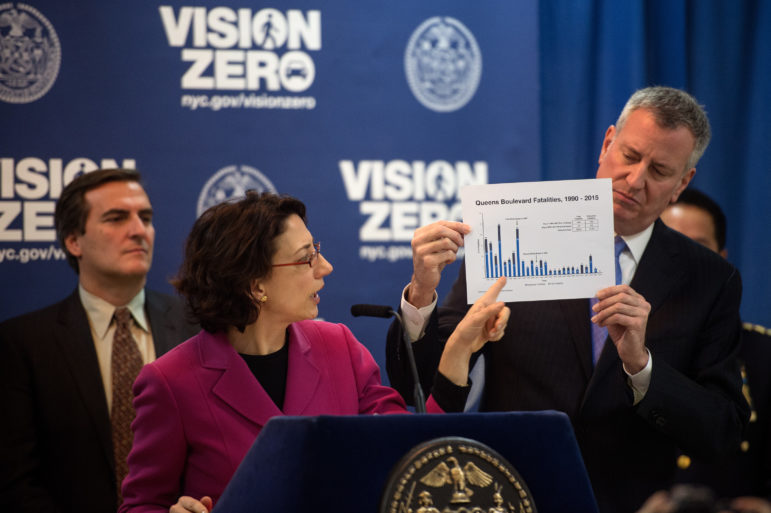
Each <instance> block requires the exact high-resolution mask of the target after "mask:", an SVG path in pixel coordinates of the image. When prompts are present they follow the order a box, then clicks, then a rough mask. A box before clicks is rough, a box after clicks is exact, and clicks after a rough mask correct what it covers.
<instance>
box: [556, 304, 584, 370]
mask: <svg viewBox="0 0 771 513" xmlns="http://www.w3.org/2000/svg"><path fill="white" fill-rule="evenodd" d="M560 307H561V308H562V313H563V314H564V315H565V321H566V323H567V327H568V330H570V334H571V335H572V339H573V345H574V346H575V350H576V356H577V358H578V362H579V364H580V366H581V370H582V371H583V373H584V378H586V380H587V381H589V378H590V377H591V376H592V339H591V330H590V329H589V300H587V299H569V300H565V301H560Z"/></svg>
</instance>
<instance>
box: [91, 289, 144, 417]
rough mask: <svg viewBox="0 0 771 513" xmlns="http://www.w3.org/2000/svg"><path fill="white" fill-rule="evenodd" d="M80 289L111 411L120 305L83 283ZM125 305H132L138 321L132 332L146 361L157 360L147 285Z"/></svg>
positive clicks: (134, 324)
mask: <svg viewBox="0 0 771 513" xmlns="http://www.w3.org/2000/svg"><path fill="white" fill-rule="evenodd" d="M78 293H79V295H80V302H81V303H82V304H83V308H85V310H86V316H87V317H88V324H89V326H90V327H91V338H92V339H93V341H94V347H95V348H96V357H97V359H98V360H99V370H100V371H101V373H102V383H103V385H104V393H105V395H106V396H107V397H106V399H107V408H108V411H110V410H112V365H111V358H112V339H113V336H114V335H115V323H114V322H112V316H113V314H114V313H115V310H116V308H117V307H116V306H114V305H111V304H110V303H108V302H107V301H105V300H104V299H102V298H100V297H97V296H95V295H93V294H91V293H90V292H88V291H87V290H86V289H84V288H83V287H82V286H80V285H79V286H78ZM123 306H125V307H126V308H128V309H129V311H130V312H131V317H132V318H133V319H134V322H132V323H131V335H132V336H133V337H134V340H135V341H136V343H137V347H138V348H139V352H140V354H141V355H142V362H143V363H148V362H151V361H153V360H155V346H154V345H153V335H152V333H151V332H150V325H149V324H148V322H147V315H146V314H145V289H142V290H141V291H140V292H139V294H137V295H136V296H134V298H133V299H132V300H131V301H129V303H128V304H127V305H123Z"/></svg>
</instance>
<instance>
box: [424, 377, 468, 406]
mask: <svg viewBox="0 0 771 513" xmlns="http://www.w3.org/2000/svg"><path fill="white" fill-rule="evenodd" d="M470 391H471V379H470V378H469V383H468V385H466V386H460V385H456V384H455V383H453V382H452V381H450V380H449V379H447V378H446V377H445V376H444V374H442V373H441V372H439V371H437V372H436V376H434V385H433V387H432V388H431V395H432V396H434V401H436V404H438V405H439V407H440V408H441V409H442V410H444V411H445V412H447V413H460V412H462V411H463V408H465V406H466V399H468V394H469V392H470Z"/></svg>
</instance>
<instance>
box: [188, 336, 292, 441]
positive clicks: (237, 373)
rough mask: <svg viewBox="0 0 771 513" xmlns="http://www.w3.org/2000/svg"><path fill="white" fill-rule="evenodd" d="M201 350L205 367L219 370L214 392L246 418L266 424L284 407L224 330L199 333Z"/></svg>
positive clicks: (214, 383)
mask: <svg viewBox="0 0 771 513" xmlns="http://www.w3.org/2000/svg"><path fill="white" fill-rule="evenodd" d="M198 347H199V354H200V355H201V364H202V365H203V367H204V368H207V369H212V370H216V371H218V372H219V373H220V376H219V377H218V378H217V377H215V379H214V382H213V384H212V393H213V394H214V395H215V396H217V397H218V398H219V399H221V400H222V401H223V402H224V403H226V404H227V405H228V406H230V407H231V408H232V409H233V410H235V411H236V412H238V413H239V414H240V415H242V416H243V417H245V418H246V419H248V420H250V421H251V422H254V423H255V424H257V425H258V426H264V425H265V424H266V423H267V422H268V420H269V419H270V418H271V417H274V416H276V415H281V410H279V409H278V407H277V406H276V404H275V403H274V402H273V400H272V399H271V398H270V396H269V395H268V393H267V392H265V390H264V389H263V388H262V386H261V385H260V384H259V383H258V382H257V380H256V379H255V377H254V375H253V374H252V372H251V371H250V370H249V366H248V365H246V362H245V361H244V359H243V358H241V357H240V356H239V355H238V353H237V352H236V350H235V349H233V347H232V346H231V345H230V343H229V342H228V339H227V335H225V334H224V333H216V334H212V333H208V332H205V331H202V332H201V334H200V335H198Z"/></svg>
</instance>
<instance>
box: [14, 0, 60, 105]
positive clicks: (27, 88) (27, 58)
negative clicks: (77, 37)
mask: <svg viewBox="0 0 771 513" xmlns="http://www.w3.org/2000/svg"><path fill="white" fill-rule="evenodd" d="M60 63H61V46H60V44H59V38H58V37H57V35H56V31H55V30H54V27H53V25H51V23H50V22H49V21H48V19H46V17H45V16H43V15H42V14H41V13H40V11H38V10H37V9H35V8H34V7H31V6H29V5H27V4H22V3H17V4H16V6H15V7H14V4H13V3H10V2H9V3H4V4H0V100H2V101H4V102H8V103H29V102H33V101H35V100H37V99H38V98H40V97H41V96H43V95H44V94H46V93H47V92H48V90H49V89H51V86H52V85H53V84H54V81H55V80H56V76H57V75H58V74H59V65H60Z"/></svg>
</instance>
